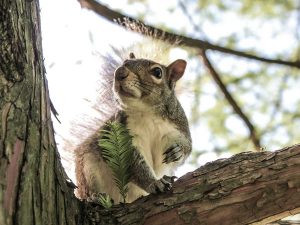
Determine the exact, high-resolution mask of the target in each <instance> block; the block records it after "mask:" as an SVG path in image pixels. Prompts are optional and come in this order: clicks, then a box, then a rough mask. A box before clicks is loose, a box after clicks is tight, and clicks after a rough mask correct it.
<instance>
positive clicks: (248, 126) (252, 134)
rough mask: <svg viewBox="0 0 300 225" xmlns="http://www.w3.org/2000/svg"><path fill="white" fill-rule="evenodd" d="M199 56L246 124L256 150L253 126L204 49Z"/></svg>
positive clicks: (256, 144) (257, 141)
mask: <svg viewBox="0 0 300 225" xmlns="http://www.w3.org/2000/svg"><path fill="white" fill-rule="evenodd" d="M200 54H201V58H202V61H203V64H204V65H205V66H206V68H207V70H208V72H209V74H210V75H211V76H212V78H213V79H214V81H215V82H216V84H217V85H218V86H219V88H220V90H221V91H222V92H223V94H224V96H225V98H226V99H227V101H228V103H229V104H230V105H231V106H232V108H233V110H234V111H235V112H236V113H237V114H238V115H239V116H240V118H241V119H242V120H243V121H244V123H245V125H246V126H247V128H248V130H249V137H250V139H251V141H252V142H253V144H254V146H255V147H256V149H257V150H259V149H260V148H261V146H260V140H259V137H258V136H257V135H256V131H255V127H254V126H253V124H252V123H251V122H250V120H249V119H248V117H247V116H246V114H245V113H244V112H243V110H242V109H241V108H240V107H239V105H238V103H237V102H236V101H235V99H234V98H233V97H232V95H231V94H230V92H229V90H228V89H227V87H226V85H225V84H224V83H223V81H222V79H221V77H220V76H219V74H218V73H217V71H216V70H215V69H214V67H213V66H212V64H211V63H210V61H209V59H208V58H207V56H206V53H205V50H201V51H200Z"/></svg>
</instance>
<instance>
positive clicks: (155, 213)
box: [0, 0, 300, 225]
mask: <svg viewBox="0 0 300 225" xmlns="http://www.w3.org/2000/svg"><path fill="white" fill-rule="evenodd" d="M44 74H45V70H44V67H43V56H42V47H41V34H40V21H39V6H38V2H36V1H21V0H17V1H16V2H14V1H6V0H2V1H1V2H0V110H1V111H0V124H1V128H0V224H1V225H12V224H13V225H19V224H22V225H33V224H37V225H40V224H51V225H56V224H68V225H70V224H73V225H75V224H76V225H77V224H82V225H85V224H143V223H144V224H174V225H175V224H213V225H215V224H230V225H234V224H248V223H254V224H265V223H267V222H268V221H275V220H278V219H280V218H282V217H285V216H287V215H289V214H295V213H298V212H299V211H300V145H297V146H293V147H290V148H286V149H283V150H280V151H277V152H273V153H272V152H259V153H242V154H238V155H236V156H233V157H232V158H230V159H226V160H224V159H223V160H217V161H215V162H212V163H209V164H207V165H205V166H203V167H201V168H199V169H197V170H196V171H194V172H191V173H188V174H186V175H185V176H183V177H182V178H180V179H179V180H178V181H176V182H175V183H174V187H173V189H172V190H171V191H169V192H167V193H162V194H159V195H150V196H147V197H143V198H141V199H138V200H137V201H135V202H133V203H131V204H125V205H118V206H114V207H112V208H111V209H109V210H105V209H102V208H101V207H100V206H98V205H94V204H87V203H84V202H80V201H78V200H77V199H76V198H75V196H74V194H73V190H74V186H73V184H72V182H70V181H68V178H67V176H66V175H65V173H64V170H63V168H62V165H61V163H60V159H59V155H58V152H57V148H56V143H55V140H54V135H53V127H52V122H51V118H50V107H51V106H50V99H49V95H48V88H47V81H46V78H45V76H44ZM83 203H84V204H83Z"/></svg>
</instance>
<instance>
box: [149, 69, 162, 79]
mask: <svg viewBox="0 0 300 225" xmlns="http://www.w3.org/2000/svg"><path fill="white" fill-rule="evenodd" d="M151 74H152V75H153V76H155V77H156V78H158V79H161V78H162V71H161V68H159V67H154V68H153V69H152V70H151Z"/></svg>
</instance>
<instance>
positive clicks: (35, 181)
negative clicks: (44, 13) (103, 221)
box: [0, 0, 79, 225]
mask: <svg viewBox="0 0 300 225" xmlns="http://www.w3.org/2000/svg"><path fill="white" fill-rule="evenodd" d="M39 11H40V10H39V5H38V1H28V0H24V1H22V0H16V1H10V0H1V1H0V109H1V111H0V124H1V128H0V224H1V225H12V224H13V225H18V224H20V225H21V224H22V225H23V224H24V225H33V224H38V225H41V224H51V225H54V224H68V225H70V224H74V225H75V224H77V223H76V214H77V213H78V209H79V205H78V202H77V201H76V198H75V197H74V195H73V188H72V187H69V186H70V185H69V186H68V183H67V181H66V180H67V179H66V176H65V174H64V171H63V169H62V166H61V163H60V160H59V156H58V152H57V149H56V143H55V140H54V136H53V127H52V122H51V118H50V101H49V96H48V89H47V81H46V78H45V76H44V74H45V69H44V65H43V55H42V46H41V29H40V20H39Z"/></svg>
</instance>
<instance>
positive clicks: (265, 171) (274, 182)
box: [85, 145, 300, 225]
mask: <svg viewBox="0 0 300 225" xmlns="http://www.w3.org/2000/svg"><path fill="white" fill-rule="evenodd" d="M85 210H86V215H88V217H87V218H86V219H87V220H88V221H89V220H90V219H92V220H93V221H94V223H93V224H108V225H109V224H123V225H126V224H146V225H147V224H151V225H159V224H172V225H176V224H185V223H188V224H206V225H215V224H223V225H227V224H228V225H235V224H238V225H240V224H267V223H269V222H272V221H278V220H279V219H281V218H284V217H286V216H289V215H294V214H296V213H299V212H300V145H295V146H292V147H289V148H285V149H281V150H279V151H276V152H256V153H250V152H247V153H240V154H237V155H235V156H233V157H231V158H229V159H219V160H217V161H214V162H212V163H208V164H206V165H204V166H202V167H200V168H199V169H197V170H195V171H194V172H191V173H188V174H186V175H184V176H183V177H181V178H179V179H178V180H177V181H176V182H175V183H174V187H173V188H172V190H171V191H169V192H167V193H162V194H159V195H150V196H147V197H143V198H141V199H138V200H137V201H135V202H133V203H131V204H125V205H118V206H115V207H113V208H112V209H110V210H104V209H101V207H99V206H95V205H88V206H87V207H86V209H85Z"/></svg>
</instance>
